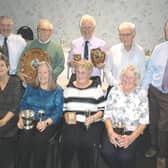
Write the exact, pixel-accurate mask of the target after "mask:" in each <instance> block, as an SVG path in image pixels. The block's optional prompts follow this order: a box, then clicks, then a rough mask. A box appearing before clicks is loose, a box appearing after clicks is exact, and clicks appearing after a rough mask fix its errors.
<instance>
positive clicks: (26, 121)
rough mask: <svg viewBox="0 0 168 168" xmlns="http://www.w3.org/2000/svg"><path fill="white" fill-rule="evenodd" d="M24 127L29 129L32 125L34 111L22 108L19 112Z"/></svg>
mask: <svg viewBox="0 0 168 168" xmlns="http://www.w3.org/2000/svg"><path fill="white" fill-rule="evenodd" d="M21 118H22V120H23V125H24V129H26V130H30V129H32V128H33V127H34V122H33V121H34V112H33V111H32V110H24V111H22V112H21Z"/></svg>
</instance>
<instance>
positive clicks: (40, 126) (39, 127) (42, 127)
mask: <svg viewBox="0 0 168 168" xmlns="http://www.w3.org/2000/svg"><path fill="white" fill-rule="evenodd" d="M36 128H37V130H39V131H40V132H43V131H44V130H45V129H46V128H47V122H46V121H39V122H38V123H37V125H36Z"/></svg>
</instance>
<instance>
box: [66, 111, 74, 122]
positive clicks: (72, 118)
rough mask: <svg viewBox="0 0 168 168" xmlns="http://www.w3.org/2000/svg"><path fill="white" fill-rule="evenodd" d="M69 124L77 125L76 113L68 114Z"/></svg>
mask: <svg viewBox="0 0 168 168" xmlns="http://www.w3.org/2000/svg"><path fill="white" fill-rule="evenodd" d="M67 121H68V124H76V112H67Z"/></svg>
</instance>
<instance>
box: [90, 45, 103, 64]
mask: <svg viewBox="0 0 168 168" xmlns="http://www.w3.org/2000/svg"><path fill="white" fill-rule="evenodd" d="M91 60H92V63H93V65H94V66H96V65H97V64H99V63H103V62H104V60H105V53H104V52H103V51H101V49H100V48H94V49H92V50H91Z"/></svg>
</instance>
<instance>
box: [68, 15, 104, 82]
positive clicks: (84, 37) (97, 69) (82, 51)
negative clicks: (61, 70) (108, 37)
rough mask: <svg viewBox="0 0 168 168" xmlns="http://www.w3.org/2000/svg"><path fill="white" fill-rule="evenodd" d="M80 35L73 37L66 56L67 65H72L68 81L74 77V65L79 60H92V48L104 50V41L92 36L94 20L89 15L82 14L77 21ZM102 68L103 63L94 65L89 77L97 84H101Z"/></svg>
mask: <svg viewBox="0 0 168 168" xmlns="http://www.w3.org/2000/svg"><path fill="white" fill-rule="evenodd" d="M79 27H80V32H81V37H79V38H77V39H75V40H73V41H72V43H71V50H70V52H69V56H68V65H69V66H70V67H72V75H71V78H70V83H71V82H73V81H74V80H75V79H76V74H75V65H76V64H77V61H79V60H81V59H82V60H83V59H85V60H88V61H89V62H92V59H91V51H92V49H97V48H99V49H100V50H101V51H103V52H104V53H105V52H106V43H105V41H103V40H102V39H100V38H97V37H95V36H94V31H95V28H96V21H95V19H94V18H93V17H92V16H90V15H83V16H82V17H81V19H80V23H79ZM103 68H104V63H103V62H101V63H98V64H97V65H94V67H93V72H92V74H91V79H92V80H93V81H95V82H96V83H97V84H101V79H100V76H101V70H102V69H103Z"/></svg>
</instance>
